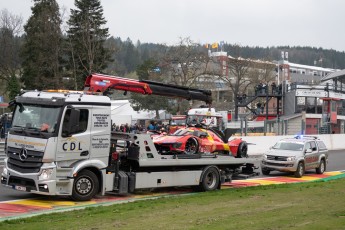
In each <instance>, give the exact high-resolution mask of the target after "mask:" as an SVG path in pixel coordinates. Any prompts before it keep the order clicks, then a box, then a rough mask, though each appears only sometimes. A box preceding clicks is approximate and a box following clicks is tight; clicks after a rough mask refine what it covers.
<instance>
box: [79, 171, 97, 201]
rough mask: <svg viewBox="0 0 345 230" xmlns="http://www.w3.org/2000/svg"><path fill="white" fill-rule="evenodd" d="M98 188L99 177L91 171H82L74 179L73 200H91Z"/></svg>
mask: <svg viewBox="0 0 345 230" xmlns="http://www.w3.org/2000/svg"><path fill="white" fill-rule="evenodd" d="M98 188H99V183H98V178H97V176H96V175H95V174H94V173H93V172H91V171H89V170H82V171H80V172H79V173H78V175H77V177H76V178H75V179H74V184H73V191H72V198H73V199H74V200H77V201H86V200H91V199H92V197H94V196H95V195H96V193H97V192H98Z"/></svg>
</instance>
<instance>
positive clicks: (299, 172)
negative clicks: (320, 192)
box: [295, 162, 304, 178]
mask: <svg viewBox="0 0 345 230" xmlns="http://www.w3.org/2000/svg"><path fill="white" fill-rule="evenodd" d="M303 175H304V163H303V162H299V163H298V166H297V170H296V172H295V177H297V178H301V177H302V176H303Z"/></svg>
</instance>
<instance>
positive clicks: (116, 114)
mask: <svg viewBox="0 0 345 230" xmlns="http://www.w3.org/2000/svg"><path fill="white" fill-rule="evenodd" d="M165 114H166V113H165V111H164V110H160V111H159V116H160V119H165ZM155 116H156V112H155V111H135V110H134V109H133V108H132V106H131V103H130V102H129V100H112V101H111V120H112V122H113V123H115V124H116V125H121V124H126V123H128V124H129V125H130V124H134V123H136V121H137V120H150V119H154V118H155Z"/></svg>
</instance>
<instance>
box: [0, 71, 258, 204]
mask: <svg viewBox="0 0 345 230" xmlns="http://www.w3.org/2000/svg"><path fill="white" fill-rule="evenodd" d="M85 85H86V86H87V87H88V90H89V93H79V92H44V91H30V92H25V93H23V94H21V95H19V96H17V97H16V99H15V101H13V102H12V104H13V105H14V106H15V108H14V115H13V121H12V127H11V128H10V130H9V132H8V136H7V140H6V155H7V158H6V159H5V161H4V170H3V172H2V174H1V184H2V185H3V186H6V187H8V188H12V189H16V190H21V191H26V192H32V193H36V194H42V195H58V196H70V197H72V198H73V199H74V200H80V201H84V200H90V199H92V198H93V197H94V196H95V195H96V194H102V195H104V194H105V193H106V192H113V193H117V194H127V193H132V192H134V191H135V190H137V189H146V188H161V187H172V186H174V187H175V186H192V187H194V188H198V189H199V190H202V191H209V190H215V189H219V188H220V186H221V184H222V183H224V182H231V179H232V176H233V175H235V174H238V173H241V171H246V172H249V173H252V172H253V171H254V163H255V162H256V159H251V158H235V157H233V156H231V155H221V154H217V155H215V154H205V153H202V154H201V153H200V154H193V155H188V154H176V153H174V154H171V155H160V154H158V153H157V150H156V149H155V146H154V144H153V142H152V139H151V137H150V135H149V134H130V133H119V132H111V118H110V114H111V103H110V99H109V98H108V97H107V96H103V95H94V93H95V92H96V91H102V92H103V91H105V90H107V89H109V88H112V89H120V90H126V91H127V90H128V91H134V92H138V93H144V94H159V95H168V96H174V95H178V96H179V97H182V98H187V99H198V100H203V101H205V102H208V103H209V102H210V98H211V94H210V92H209V91H203V90H197V89H190V88H184V87H176V86H172V85H167V84H165V85H164V84H161V83H154V82H143V81H136V80H132V79H125V78H119V77H113V76H107V75H100V74H93V75H91V76H89V77H88V78H87V81H86V84H85ZM90 92H92V93H90ZM42 123H45V124H46V125H42ZM119 141H121V144H119ZM123 143H125V145H124V146H123Z"/></svg>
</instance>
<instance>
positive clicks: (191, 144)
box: [185, 138, 199, 154]
mask: <svg viewBox="0 0 345 230" xmlns="http://www.w3.org/2000/svg"><path fill="white" fill-rule="evenodd" d="M198 151H199V142H198V140H197V139H196V138H189V139H188V140H187V142H186V147H185V153H186V154H196V153H198Z"/></svg>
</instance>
